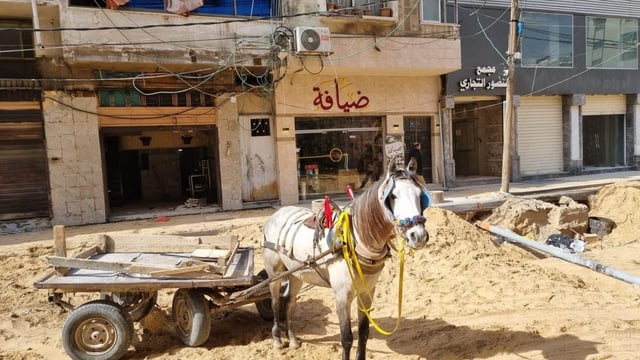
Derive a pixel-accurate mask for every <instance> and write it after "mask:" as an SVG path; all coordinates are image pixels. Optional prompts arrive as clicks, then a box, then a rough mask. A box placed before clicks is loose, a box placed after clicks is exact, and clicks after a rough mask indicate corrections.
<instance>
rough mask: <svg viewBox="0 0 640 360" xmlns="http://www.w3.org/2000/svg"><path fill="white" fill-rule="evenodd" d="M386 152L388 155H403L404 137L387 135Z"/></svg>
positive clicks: (391, 156)
mask: <svg viewBox="0 0 640 360" xmlns="http://www.w3.org/2000/svg"><path fill="white" fill-rule="evenodd" d="M384 153H385V154H386V155H387V157H390V158H394V157H403V156H404V143H403V142H402V138H400V137H399V136H396V135H387V137H386V138H385V144H384Z"/></svg>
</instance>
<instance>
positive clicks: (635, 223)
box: [589, 181, 640, 246]
mask: <svg viewBox="0 0 640 360" xmlns="http://www.w3.org/2000/svg"><path fill="white" fill-rule="evenodd" d="M639 204H640V182H638V181H631V182H620V183H615V184H611V185H607V186H604V187H603V188H602V189H600V191H598V193H597V194H596V196H595V199H593V200H592V202H591V204H590V206H591V211H589V216H597V217H604V218H607V219H611V220H613V222H614V223H615V225H614V227H613V230H612V231H611V233H610V234H608V235H605V236H604V237H603V240H604V244H605V245H606V246H618V245H623V244H628V243H631V242H635V241H638V240H640V208H639Z"/></svg>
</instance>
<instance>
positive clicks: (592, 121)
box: [443, 0, 640, 186]
mask: <svg viewBox="0 0 640 360" xmlns="http://www.w3.org/2000/svg"><path fill="white" fill-rule="evenodd" d="M453 3H454V2H453V1H450V2H449V4H450V5H451V7H450V9H449V12H450V13H451V14H453V13H456V14H457V16H458V18H457V22H458V23H460V24H461V26H460V32H461V34H460V36H461V43H462V59H463V61H462V69H461V70H459V71H455V72H453V73H450V74H448V75H447V81H446V94H447V101H444V102H443V103H445V104H446V105H447V106H445V107H443V114H444V116H445V117H446V118H448V119H450V121H444V122H443V124H445V125H446V124H451V128H450V129H443V131H444V132H446V133H447V136H445V138H444V140H445V141H444V143H445V149H444V153H445V169H446V171H445V173H446V175H447V180H448V183H449V184H452V185H454V186H455V184H456V183H460V182H462V181H464V180H466V179H473V178H474V177H476V178H485V179H486V178H491V177H500V174H501V168H502V146H503V141H502V139H503V134H502V124H503V121H502V116H503V113H504V110H503V108H504V99H505V90H506V78H507V75H508V74H507V72H506V70H507V54H506V49H507V45H508V34H509V24H510V20H511V19H510V15H511V14H510V13H511V12H510V6H511V1H507V0H493V1H464V0H461V1H457V2H456V3H457V5H458V6H457V7H455V8H454V7H453ZM639 19H640V8H639V7H638V6H635V5H634V4H631V3H629V2H628V1H610V2H606V3H605V2H601V1H589V0H585V1H571V2H555V1H546V0H537V1H526V2H525V1H521V2H520V13H519V16H518V19H516V20H517V21H518V27H517V29H518V37H517V39H518V41H517V54H516V55H517V56H516V67H515V74H514V76H515V77H514V82H515V86H514V93H515V95H516V96H515V101H514V106H515V107H516V108H515V111H514V113H515V116H514V126H513V132H512V134H511V137H512V141H511V144H512V148H511V164H512V166H511V179H512V180H518V179H522V178H531V177H544V176H556V175H563V174H567V175H569V174H571V175H575V174H584V173H590V172H602V171H613V170H616V171H619V170H621V169H630V168H632V169H637V168H638V165H639V159H640V139H639V138H638V135H639V134H640V133H639V131H640V119H639V113H638V110H640V107H639V104H640V103H639V102H638V93H640V85H639V84H640V72H639V71H638V20H639Z"/></svg>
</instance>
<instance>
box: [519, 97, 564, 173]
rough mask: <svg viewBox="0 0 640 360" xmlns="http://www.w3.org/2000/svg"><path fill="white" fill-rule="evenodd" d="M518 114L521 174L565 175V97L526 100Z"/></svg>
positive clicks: (529, 98)
mask: <svg viewBox="0 0 640 360" xmlns="http://www.w3.org/2000/svg"><path fill="white" fill-rule="evenodd" d="M517 112H518V118H517V134H518V154H519V155H520V174H521V175H522V176H527V175H542V174H554V173H560V172H562V170H563V155H562V152H563V146H562V97H561V96H531V97H523V98H522V99H521V102H520V106H519V107H518V108H517Z"/></svg>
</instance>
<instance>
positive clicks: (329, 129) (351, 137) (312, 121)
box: [295, 116, 383, 200]
mask: <svg viewBox="0 0 640 360" xmlns="http://www.w3.org/2000/svg"><path fill="white" fill-rule="evenodd" d="M382 120H383V118H382V117H380V116H360V117H327V118H311V117H309V118H307V117H302V118H296V120H295V124H296V153H297V157H298V164H297V166H298V177H299V180H298V185H299V196H300V199H301V200H305V199H307V198H317V197H320V196H324V195H330V194H336V193H344V191H345V189H346V187H347V185H350V186H351V188H352V189H354V190H357V189H364V188H365V187H368V186H371V184H373V183H374V182H375V181H376V180H378V179H379V178H380V176H381V175H382V160H383V153H382V149H383V147H382V145H383V144H382V127H381V124H382Z"/></svg>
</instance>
